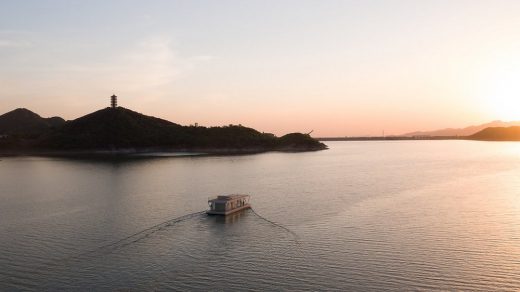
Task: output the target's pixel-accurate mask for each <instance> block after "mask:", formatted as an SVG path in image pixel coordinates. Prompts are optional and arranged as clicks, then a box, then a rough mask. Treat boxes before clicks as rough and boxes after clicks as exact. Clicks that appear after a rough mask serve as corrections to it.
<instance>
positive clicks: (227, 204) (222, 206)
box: [206, 195, 251, 215]
mask: <svg viewBox="0 0 520 292" xmlns="http://www.w3.org/2000/svg"><path fill="white" fill-rule="evenodd" d="M250 198H251V197H250V196H249V195H228V196H218V197H216V198H210V199H208V205H209V210H208V211H206V213H208V214H209V215H229V214H231V213H235V212H237V211H240V210H244V209H248V208H251V205H250V204H249V200H250Z"/></svg>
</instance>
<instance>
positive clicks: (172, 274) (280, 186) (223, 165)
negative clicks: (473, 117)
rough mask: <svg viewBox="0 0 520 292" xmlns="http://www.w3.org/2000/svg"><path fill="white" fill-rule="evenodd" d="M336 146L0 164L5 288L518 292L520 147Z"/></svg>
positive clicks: (1, 285)
mask: <svg viewBox="0 0 520 292" xmlns="http://www.w3.org/2000/svg"><path fill="white" fill-rule="evenodd" d="M328 144H329V146H330V150H327V151H320V152H311V153H266V154H258V155H245V156H218V157H160V158H149V157H145V158H139V159H132V160H97V161H93V160H75V159H57V158H38V157H12V158H5V157H4V158H0V159H1V161H0V290H2V291H15V290H122V291H128V290H130V291H142V290H227V291H232V290H294V291H302V290H347V289H349V290H364V291H367V290H383V289H384V290H437V289H438V290H471V291H476V290H482V291H490V290H518V289H520V143H488V142H470V141H392V142H329V143H328ZM228 193H249V194H251V195H252V205H253V208H254V211H255V212H256V213H257V214H256V213H255V212H253V211H251V210H248V211H244V212H241V213H238V214H236V215H235V216H232V217H229V218H225V219H224V218H221V217H208V216H206V215H205V214H204V213H202V212H201V211H204V210H205V209H206V201H207V197H209V196H214V195H217V194H228ZM262 217H264V218H265V219H267V220H270V221H273V222H275V223H277V224H280V226H283V227H284V228H282V227H280V226H277V225H274V224H272V223H270V222H268V221H266V220H264V219H262Z"/></svg>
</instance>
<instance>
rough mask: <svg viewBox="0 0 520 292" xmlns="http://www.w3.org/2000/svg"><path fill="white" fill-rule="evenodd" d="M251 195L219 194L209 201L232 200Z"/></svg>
mask: <svg viewBox="0 0 520 292" xmlns="http://www.w3.org/2000/svg"><path fill="white" fill-rule="evenodd" d="M247 197H249V195H242V194H234V195H225V196H217V197H216V198H213V199H210V200H209V201H232V200H237V199H242V198H247Z"/></svg>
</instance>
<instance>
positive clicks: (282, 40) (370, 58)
mask: <svg viewBox="0 0 520 292" xmlns="http://www.w3.org/2000/svg"><path fill="white" fill-rule="evenodd" d="M519 15H520V1H475V0H471V1H454V0H450V1H439V0H436V1H433V0H432V1H417V0H413V1H390V0H386V1H366V0H363V1H361V0H359V1H303V0H294V1H266V0H262V1H69V0H67V1H1V2H0V114H1V113H5V112H7V111H10V110H12V109H14V108H17V107H26V108H29V109H31V110H33V111H35V112H37V113H39V114H40V115H42V116H44V117H49V116H55V115H59V116H62V117H64V118H66V119H73V118H77V117H79V116H81V115H84V114H87V113H89V112H92V111H94V110H97V109H100V108H103V107H106V106H108V104H109V96H110V95H112V93H115V94H117V95H118V96H119V98H120V99H119V103H120V105H121V106H124V107H127V108H130V109H133V110H136V111H138V112H142V113H145V114H148V115H153V116H157V117H161V118H165V119H168V120H171V121H174V122H177V123H180V124H192V123H195V122H197V123H199V124H201V125H206V126H210V125H225V124H230V123H233V124H239V123H240V124H243V125H246V126H250V127H254V128H256V129H258V130H260V131H264V132H272V133H275V134H284V133H288V132H294V131H299V132H309V131H311V130H314V133H313V135H314V136H345V135H349V136H350V135H380V134H381V132H382V131H383V130H384V131H385V133H387V134H401V133H404V132H409V131H414V130H429V129H437V128H444V127H463V126H468V125H472V124H479V123H484V122H488V121H491V120H496V119H501V120H520V17H519Z"/></svg>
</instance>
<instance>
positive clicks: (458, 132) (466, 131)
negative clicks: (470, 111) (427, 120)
mask: <svg viewBox="0 0 520 292" xmlns="http://www.w3.org/2000/svg"><path fill="white" fill-rule="evenodd" d="M511 126H520V121H515V122H503V121H492V122H490V123H486V124H482V125H477V126H469V127H466V128H447V129H441V130H434V131H417V132H411V133H406V134H403V135H400V136H405V137H415V136H445V137H448V136H449V137H453V136H471V135H473V134H475V133H477V132H479V131H482V130H484V129H486V128H490V127H511Z"/></svg>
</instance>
